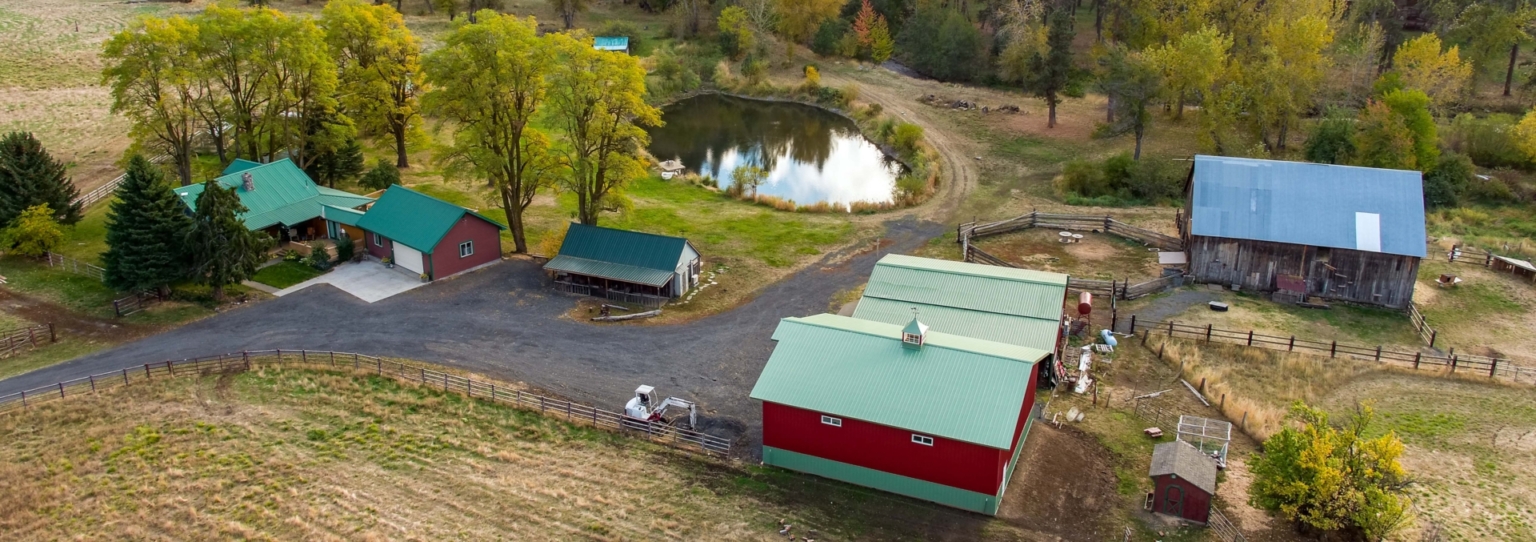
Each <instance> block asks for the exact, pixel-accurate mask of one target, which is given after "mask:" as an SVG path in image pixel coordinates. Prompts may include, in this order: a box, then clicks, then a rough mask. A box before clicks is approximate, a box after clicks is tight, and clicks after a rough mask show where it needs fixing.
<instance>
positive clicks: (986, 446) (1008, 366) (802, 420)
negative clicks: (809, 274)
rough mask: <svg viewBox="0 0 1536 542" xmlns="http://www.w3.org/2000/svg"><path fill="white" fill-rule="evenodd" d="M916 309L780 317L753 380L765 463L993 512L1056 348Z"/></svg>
mask: <svg viewBox="0 0 1536 542" xmlns="http://www.w3.org/2000/svg"><path fill="white" fill-rule="evenodd" d="M921 317H922V315H921V314H918V315H917V318H914V319H912V320H911V321H910V322H909V323H908V324H907V326H906V327H902V326H899V325H894V324H889V323H884V322H876V321H871V320H863V319H857V318H848V317H843V316H836V315H831V314H819V315H816V316H810V317H805V318H785V319H783V320H782V321H781V322H780V323H779V327H778V329H777V330H775V331H774V334H773V340H774V341H776V342H777V343H778V344H777V345H776V346H775V347H774V350H773V355H772V356H771V357H770V358H769V359H768V363H767V365H766V366H764V368H763V372H762V374H761V375H760V376H759V377H758V381H757V384H756V386H754V387H753V389H752V398H753V399H757V400H760V401H762V402H763V462H764V463H766V464H769V465H774V466H777V467H782V468H786V469H791V470H796V471H801V472H806V473H810V474H815V475H818V476H822V477H826V478H832V479H835V480H841V481H844V482H848V483H852V484H858V485H862V486H867V487H872V488H875V489H880V490H884V491H889V492H892V493H897V494H901V495H906V496H909V497H913V498H918V499H923V500H928V501H933V502H937V503H940V504H945V505H949V506H953V507H956V508H962V509H965V510H970V511H974V512H979V513H983V514H996V513H997V510H998V506H999V503H1000V502H1001V501H1002V498H1003V492H1004V490H1005V489H1006V488H1007V486H1008V479H1009V478H1010V477H1011V476H1012V474H1013V469H1014V467H1015V466H1016V465H1017V464H1018V460H1019V451H1020V450H1021V449H1022V443H1023V442H1024V437H1025V436H1026V435H1027V434H1028V432H1029V427H1030V420H1031V417H1030V411H1031V410H1032V409H1033V407H1034V402H1035V386H1034V385H1033V384H1034V380H1035V372H1036V367H1037V364H1038V363H1039V362H1041V361H1044V360H1046V359H1047V358H1048V357H1049V356H1050V355H1051V353H1050V352H1049V351H1047V350H1042V349H1038V348H1029V347H1025V346H1019V345H1014V344H1005V343H1001V342H994V341H989V340H984V339H975V338H970V337H963V336H960V335H953V334H948V333H942V332H939V331H932V330H929V329H928V326H926V325H923V324H922V323H921V322H920V321H919V320H920V319H921Z"/></svg>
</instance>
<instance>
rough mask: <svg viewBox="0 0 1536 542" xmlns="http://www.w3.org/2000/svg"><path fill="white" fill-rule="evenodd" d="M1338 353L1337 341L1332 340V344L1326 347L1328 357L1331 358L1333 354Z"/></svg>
mask: <svg viewBox="0 0 1536 542" xmlns="http://www.w3.org/2000/svg"><path fill="white" fill-rule="evenodd" d="M1338 353H1339V341H1333V345H1332V346H1329V347H1328V357H1329V358H1332V357H1333V356H1334V355H1336V354H1338Z"/></svg>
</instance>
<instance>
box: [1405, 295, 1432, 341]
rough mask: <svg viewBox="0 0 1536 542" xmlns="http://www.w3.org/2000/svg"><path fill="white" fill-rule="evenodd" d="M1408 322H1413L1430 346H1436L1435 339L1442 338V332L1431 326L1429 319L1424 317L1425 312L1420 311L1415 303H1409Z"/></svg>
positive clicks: (1415, 328)
mask: <svg viewBox="0 0 1536 542" xmlns="http://www.w3.org/2000/svg"><path fill="white" fill-rule="evenodd" d="M1408 322H1409V323H1412V324H1413V329H1414V330H1415V331H1418V332H1419V338H1420V339H1423V340H1424V344H1427V345H1429V347H1430V348H1434V347H1435V340H1436V339H1439V338H1440V332H1438V331H1435V328H1432V327H1429V321H1428V320H1425V319H1424V314H1423V313H1420V312H1419V307H1417V306H1415V305H1414V304H1413V303H1409V304H1408Z"/></svg>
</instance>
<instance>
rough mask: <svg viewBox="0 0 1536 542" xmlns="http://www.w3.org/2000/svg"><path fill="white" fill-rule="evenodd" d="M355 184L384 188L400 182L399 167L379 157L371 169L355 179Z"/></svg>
mask: <svg viewBox="0 0 1536 542" xmlns="http://www.w3.org/2000/svg"><path fill="white" fill-rule="evenodd" d="M357 184H358V185H359V186H362V187H363V188H367V189H369V190H384V189H386V188H389V187H390V186H391V185H396V184H400V169H399V168H396V167H395V165H394V164H391V163H389V162H386V161H384V159H383V158H380V159H379V160H378V161H377V162H375V163H374V165H373V169H370V170H368V173H366V174H364V175H363V178H361V179H358V180H357Z"/></svg>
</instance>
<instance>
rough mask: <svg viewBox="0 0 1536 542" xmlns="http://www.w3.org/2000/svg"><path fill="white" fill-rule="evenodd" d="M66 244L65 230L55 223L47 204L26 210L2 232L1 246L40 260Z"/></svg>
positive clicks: (0, 234) (0, 237) (0, 232)
mask: <svg viewBox="0 0 1536 542" xmlns="http://www.w3.org/2000/svg"><path fill="white" fill-rule="evenodd" d="M63 242H64V229H63V228H62V227H60V226H59V223H58V222H56V221H54V213H53V209H51V208H49V207H48V204H47V203H39V204H37V205H33V206H31V207H28V208H26V210H24V211H22V212H21V214H20V215H18V216H17V217H16V220H13V221H11V225H10V227H7V228H6V229H5V230H4V231H0V244H3V246H4V247H5V248H6V249H8V250H10V251H11V252H15V253H16V254H19V255H21V256H27V257H31V258H40V257H42V256H43V255H44V254H47V253H48V251H50V250H54V249H56V248H58V247H59V245H60V244H61V243H63Z"/></svg>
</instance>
